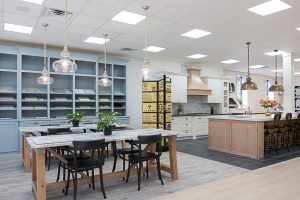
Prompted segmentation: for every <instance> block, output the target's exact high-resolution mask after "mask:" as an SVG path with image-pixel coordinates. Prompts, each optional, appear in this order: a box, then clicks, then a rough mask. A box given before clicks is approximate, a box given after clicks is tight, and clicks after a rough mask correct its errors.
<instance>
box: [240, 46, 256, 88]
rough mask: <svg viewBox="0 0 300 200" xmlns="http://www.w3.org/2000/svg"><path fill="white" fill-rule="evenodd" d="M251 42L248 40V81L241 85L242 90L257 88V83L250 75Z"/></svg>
mask: <svg viewBox="0 0 300 200" xmlns="http://www.w3.org/2000/svg"><path fill="white" fill-rule="evenodd" d="M250 44H251V43H250V42H247V43H246V45H247V47H248V74H247V79H246V82H244V83H243V84H242V86H241V90H257V85H256V83H254V82H253V81H252V80H251V77H250Z"/></svg>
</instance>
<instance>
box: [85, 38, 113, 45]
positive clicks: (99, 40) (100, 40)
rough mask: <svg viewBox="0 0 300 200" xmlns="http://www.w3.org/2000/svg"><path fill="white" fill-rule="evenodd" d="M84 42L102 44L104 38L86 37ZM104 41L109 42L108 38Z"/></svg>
mask: <svg viewBox="0 0 300 200" xmlns="http://www.w3.org/2000/svg"><path fill="white" fill-rule="evenodd" d="M84 42H86V43H92V44H104V38H100V37H88V38H87V39H86V40H85V41H84ZM106 42H109V39H106Z"/></svg>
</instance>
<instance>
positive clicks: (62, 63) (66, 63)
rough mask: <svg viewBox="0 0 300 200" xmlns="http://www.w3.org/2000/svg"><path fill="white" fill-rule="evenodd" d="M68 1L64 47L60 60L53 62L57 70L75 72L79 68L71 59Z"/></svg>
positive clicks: (66, 4)
mask: <svg viewBox="0 0 300 200" xmlns="http://www.w3.org/2000/svg"><path fill="white" fill-rule="evenodd" d="M67 6H68V2H67V0H65V16H64V17H65V33H64V49H63V50H62V52H61V54H60V60H57V61H55V62H54V63H53V69H54V70H55V72H60V73H73V72H75V71H76V70H77V65H76V63H75V62H73V61H71V60H70V52H69V50H68V47H67V18H68V11H67Z"/></svg>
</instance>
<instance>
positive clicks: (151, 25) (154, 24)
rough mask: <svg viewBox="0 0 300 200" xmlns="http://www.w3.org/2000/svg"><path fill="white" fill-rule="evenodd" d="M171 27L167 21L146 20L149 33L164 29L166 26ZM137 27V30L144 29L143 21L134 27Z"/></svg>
mask: <svg viewBox="0 0 300 200" xmlns="http://www.w3.org/2000/svg"><path fill="white" fill-rule="evenodd" d="M170 25H172V23H171V22H168V21H164V20H161V19H157V18H153V17H149V18H148V30H149V31H153V30H158V31H159V30H160V29H162V28H165V27H167V26H170ZM136 26H137V27H139V28H144V26H145V21H144V22H142V23H139V24H137V25H136Z"/></svg>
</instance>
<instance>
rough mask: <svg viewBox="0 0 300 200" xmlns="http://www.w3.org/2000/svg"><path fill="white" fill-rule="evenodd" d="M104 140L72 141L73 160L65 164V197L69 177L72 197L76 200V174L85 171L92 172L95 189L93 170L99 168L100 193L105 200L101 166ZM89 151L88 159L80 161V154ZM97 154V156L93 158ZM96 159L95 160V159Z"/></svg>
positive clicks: (93, 182) (103, 159) (103, 155)
mask: <svg viewBox="0 0 300 200" xmlns="http://www.w3.org/2000/svg"><path fill="white" fill-rule="evenodd" d="M105 147H106V142H105V139H100V140H93V141H73V152H71V153H72V154H73V160H72V161H69V162H68V163H67V164H66V168H67V169H68V176H67V185H66V190H65V195H67V194H68V190H69V185H70V175H71V174H72V178H73V187H74V196H73V199H74V200H76V196H77V174H78V173H80V172H85V171H89V170H91V171H92V185H93V189H95V177H94V169H96V168H99V174H100V185H101V191H102V193H103V197H104V199H106V194H105V189H104V184H103V165H104V161H105ZM87 151H89V152H90V153H91V157H90V158H88V159H81V157H82V153H83V152H87ZM95 154H97V156H95ZM95 157H96V158H95Z"/></svg>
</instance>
